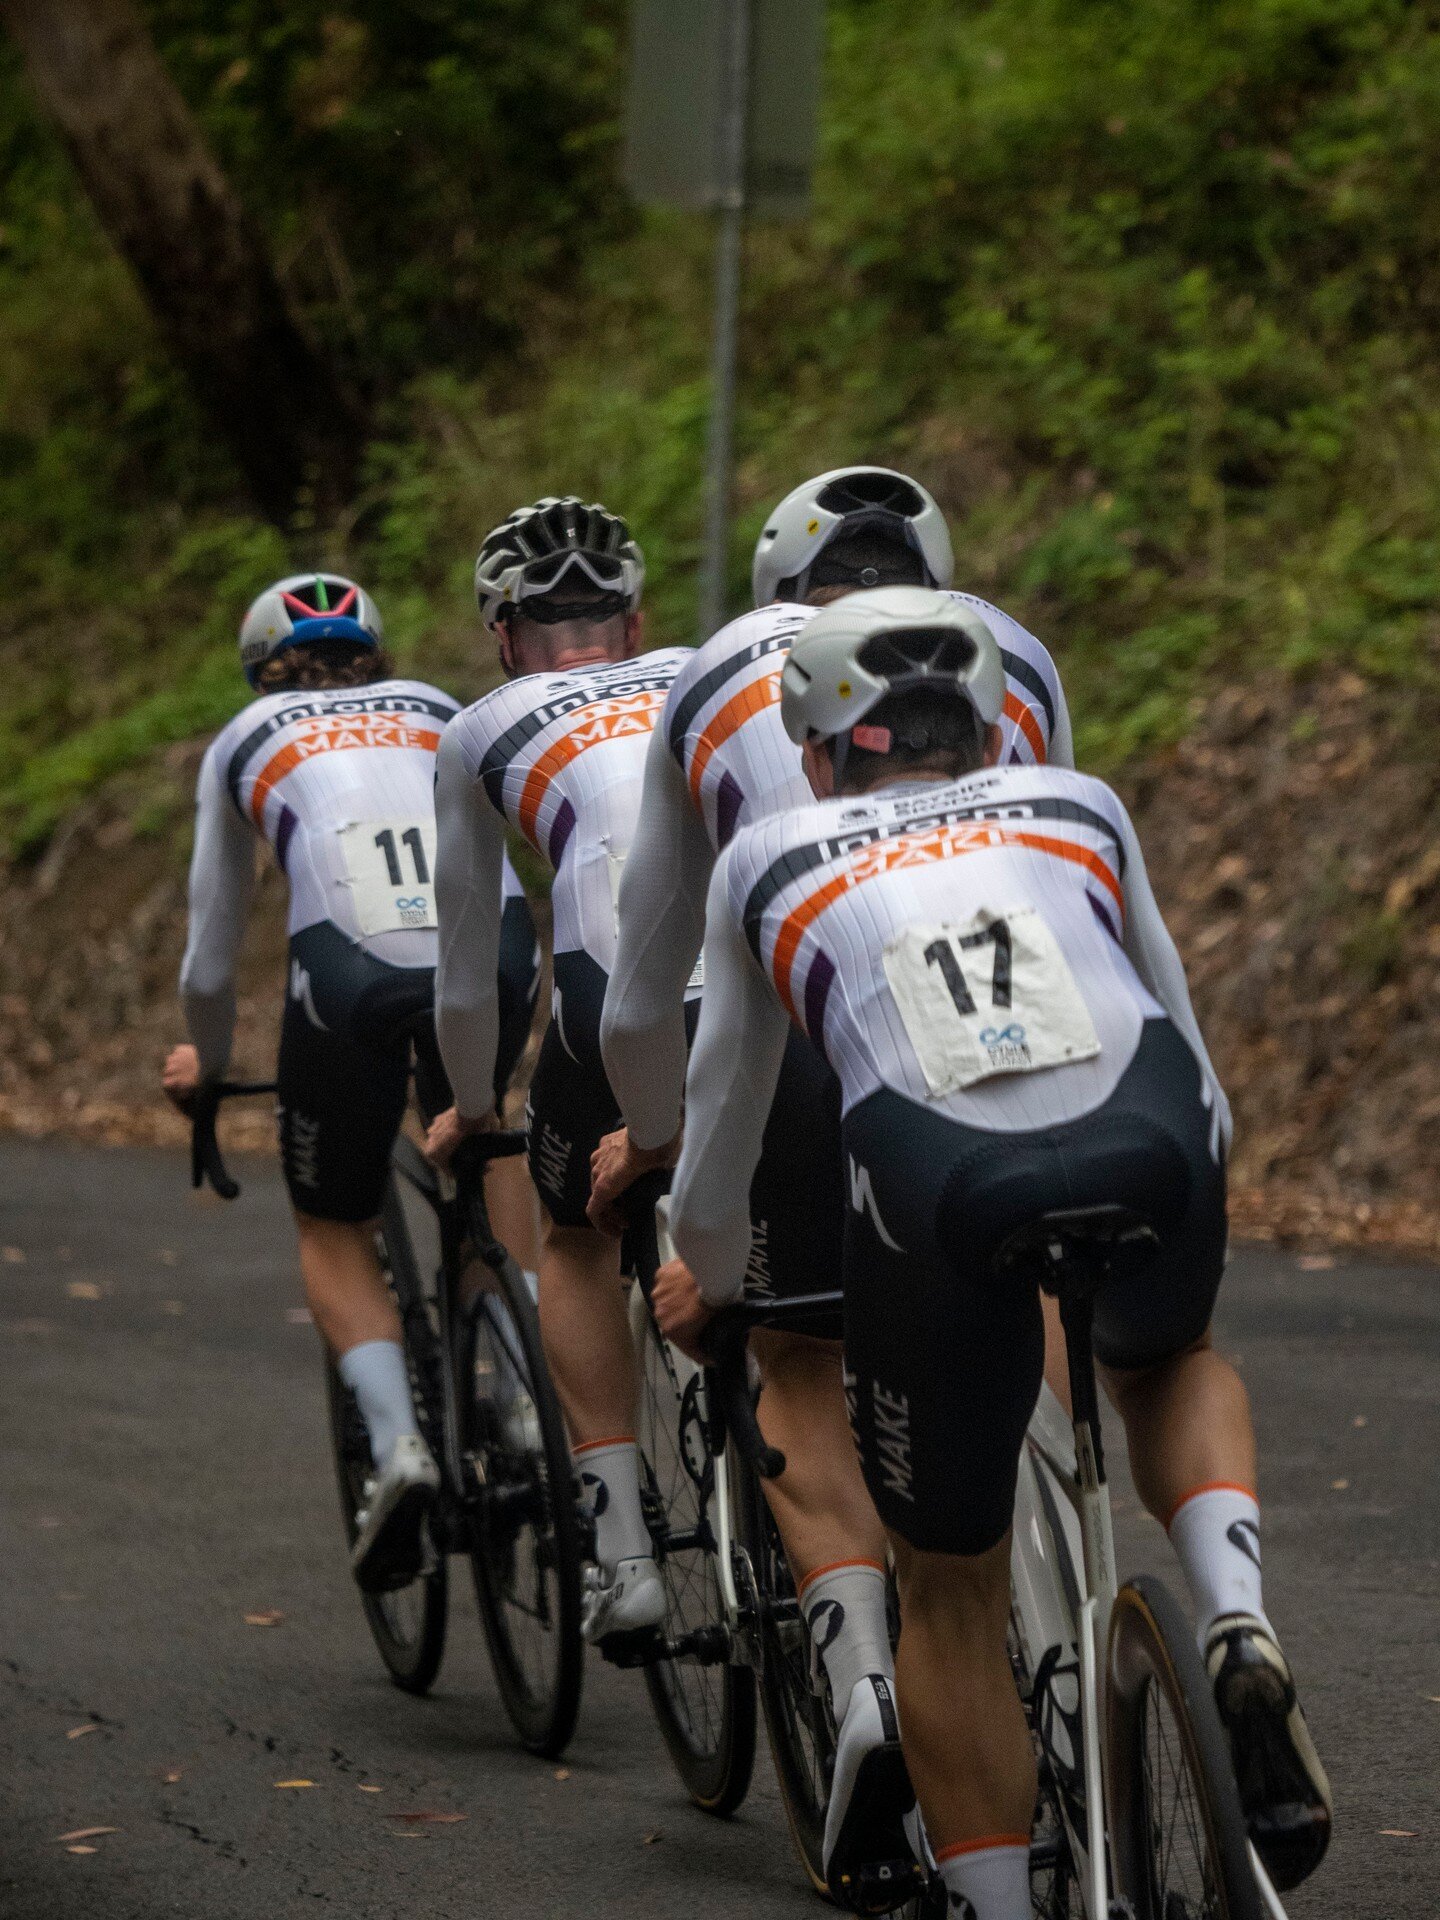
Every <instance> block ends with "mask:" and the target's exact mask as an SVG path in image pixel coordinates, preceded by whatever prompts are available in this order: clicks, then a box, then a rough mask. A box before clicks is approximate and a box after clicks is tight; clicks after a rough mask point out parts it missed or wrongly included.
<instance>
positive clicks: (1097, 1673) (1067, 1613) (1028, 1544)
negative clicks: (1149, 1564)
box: [1010, 1386, 1286, 1920]
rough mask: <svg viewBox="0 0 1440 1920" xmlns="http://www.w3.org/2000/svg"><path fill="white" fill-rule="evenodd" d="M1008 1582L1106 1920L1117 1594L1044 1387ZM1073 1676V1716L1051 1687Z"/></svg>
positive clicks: (1060, 1417)
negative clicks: (1110, 1661) (1108, 1664)
mask: <svg viewBox="0 0 1440 1920" xmlns="http://www.w3.org/2000/svg"><path fill="white" fill-rule="evenodd" d="M1010 1580H1011V1605H1012V1617H1013V1620H1014V1624H1015V1630H1016V1632H1017V1634H1018V1635H1019V1639H1020V1645H1021V1651H1022V1653H1023V1655H1024V1658H1025V1661H1026V1665H1027V1667H1028V1669H1029V1672H1030V1674H1031V1676H1032V1679H1036V1678H1037V1677H1038V1681H1039V1684H1043V1685H1044V1687H1045V1689H1046V1690H1047V1693H1048V1695H1049V1697H1048V1698H1047V1699H1045V1700H1039V1699H1037V1700H1036V1701H1035V1703H1034V1712H1035V1714H1036V1717H1037V1721H1038V1722H1039V1724H1040V1726H1041V1729H1042V1733H1041V1737H1042V1740H1043V1741H1044V1744H1045V1746H1046V1748H1047V1751H1048V1752H1049V1755H1050V1759H1051V1763H1052V1766H1053V1767H1054V1770H1055V1773H1056V1776H1057V1783H1058V1785H1059V1787H1060V1798H1061V1808H1060V1811H1061V1816H1062V1818H1063V1820H1064V1822H1065V1827H1066V1831H1067V1835H1068V1838H1069V1842H1070V1848H1071V1855H1072V1858H1073V1860H1074V1862H1075V1869H1076V1874H1077V1877H1078V1879H1079V1882H1080V1888H1081V1895H1082V1898H1083V1899H1084V1902H1085V1913H1086V1920H1109V1916H1110V1914H1111V1912H1112V1907H1111V1902H1110V1892H1109V1871H1108V1861H1107V1848H1106V1834H1107V1831H1108V1821H1107V1817H1106V1795H1107V1792H1108V1786H1107V1782H1106V1780H1105V1773H1104V1768H1103V1765H1102V1762H1101V1741H1100V1714H1101V1703H1102V1694H1101V1683H1102V1676H1103V1674H1104V1672H1105V1659H1106V1648H1107V1646H1108V1643H1109V1637H1110V1610H1111V1608H1112V1607H1113V1606H1114V1604H1115V1593H1116V1575H1115V1534H1114V1525H1113V1520H1112V1516H1111V1508H1110V1492H1109V1488H1108V1486H1107V1485H1106V1483H1105V1482H1104V1481H1103V1480H1102V1479H1101V1478H1100V1474H1099V1470H1098V1462H1097V1461H1096V1459H1095V1454H1094V1448H1093V1446H1092V1444H1091V1439H1090V1432H1089V1429H1088V1428H1087V1427H1086V1426H1085V1425H1084V1424H1083V1423H1079V1422H1077V1423H1075V1424H1074V1425H1072V1424H1071V1421H1070V1420H1069V1418H1068V1417H1067V1415H1066V1413H1065V1410H1064V1408H1063V1407H1062V1406H1061V1405H1060V1402H1059V1401H1058V1400H1057V1399H1056V1397H1055V1395H1054V1394H1053V1393H1052V1392H1051V1391H1050V1389H1049V1387H1048V1386H1042V1387H1041V1389H1040V1398H1039V1401H1038V1402H1037V1403H1036V1407H1035V1411H1034V1413H1033V1414H1032V1415H1031V1418H1030V1426H1029V1429H1028V1431H1027V1433H1026V1436H1025V1448H1024V1451H1023V1453H1022V1455H1021V1458H1020V1476H1019V1481H1018V1484H1017V1488H1016V1497H1015V1532H1014V1539H1013V1544H1012V1547H1011V1554H1010ZM1072 1676H1073V1679H1074V1691H1075V1701H1074V1706H1073V1707H1072V1706H1071V1705H1070V1704H1069V1699H1068V1695H1067V1694H1063V1693H1062V1692H1060V1691H1059V1690H1058V1688H1057V1683H1059V1684H1060V1685H1064V1683H1067V1682H1068V1681H1069V1680H1070V1679H1071V1677H1072ZM1077 1740H1078V1751H1077ZM1077 1789H1078V1791H1077ZM1250 1865H1251V1867H1252V1869H1253V1871H1254V1874H1255V1883H1256V1885H1257V1886H1258V1888H1259V1889H1260V1897H1261V1900H1262V1901H1263V1902H1264V1905H1265V1910H1266V1912H1267V1914H1268V1915H1269V1920H1286V1914H1285V1909H1284V1907H1283V1906H1282V1905H1281V1903H1280V1897H1279V1895H1278V1894H1277V1893H1276V1891H1275V1888H1274V1886H1273V1885H1272V1884H1271V1881H1270V1876H1269V1875H1268V1874H1267V1873H1266V1871H1265V1868H1264V1867H1263V1866H1262V1864H1261V1862H1260V1857H1259V1855H1258V1854H1257V1853H1256V1851H1255V1849H1254V1847H1253V1846H1252V1847H1251V1848H1250ZM1126 1911H1128V1908H1127V1909H1126Z"/></svg>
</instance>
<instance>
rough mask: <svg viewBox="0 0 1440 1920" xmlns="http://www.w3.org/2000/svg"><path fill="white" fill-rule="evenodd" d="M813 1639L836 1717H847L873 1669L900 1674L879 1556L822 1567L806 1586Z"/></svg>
mask: <svg viewBox="0 0 1440 1920" xmlns="http://www.w3.org/2000/svg"><path fill="white" fill-rule="evenodd" d="M800 1606H801V1609H802V1610H803V1612H804V1615H805V1622H806V1625H807V1626H808V1627H809V1629H810V1640H811V1643H812V1645H813V1646H814V1648H815V1650H816V1652H817V1653H818V1654H819V1655H820V1658H821V1660H823V1661H824V1663H825V1672H826V1674H827V1675H828V1676H829V1680H830V1698H831V1701H832V1703H833V1705H834V1709H835V1718H836V1719H837V1720H843V1719H844V1717H845V1710H846V1708H847V1707H848V1706H849V1704H850V1695H851V1694H852V1693H853V1692H854V1690H855V1684H856V1682H857V1681H859V1680H863V1679H864V1678H865V1675H866V1674H867V1673H881V1674H884V1676H885V1678H886V1679H887V1680H889V1681H892V1682H893V1681H894V1678H895V1656H894V1654H892V1653H891V1651H890V1628H889V1623H888V1621H887V1620H886V1617H885V1570H884V1568H883V1567H877V1566H876V1565H875V1563H874V1561H873V1560H843V1561H841V1562H839V1563H838V1564H837V1565H834V1566H829V1567H817V1568H816V1570H815V1572H814V1573H812V1574H811V1575H810V1577H809V1578H808V1579H807V1580H804V1581H802V1583H801V1586H800Z"/></svg>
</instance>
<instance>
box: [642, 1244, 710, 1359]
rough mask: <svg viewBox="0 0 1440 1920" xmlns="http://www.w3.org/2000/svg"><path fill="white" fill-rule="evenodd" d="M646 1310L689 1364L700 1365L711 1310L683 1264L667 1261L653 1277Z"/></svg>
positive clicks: (703, 1355) (680, 1261)
mask: <svg viewBox="0 0 1440 1920" xmlns="http://www.w3.org/2000/svg"><path fill="white" fill-rule="evenodd" d="M650 1309H651V1311H652V1312H653V1314H654V1315H655V1324H656V1325H657V1326H658V1327H659V1329H660V1331H661V1332H662V1333H663V1334H664V1336H665V1338H666V1339H667V1340H673V1341H674V1343H675V1345H676V1346H677V1347H679V1349H680V1351H681V1352H682V1353H685V1354H688V1355H689V1356H690V1358H691V1359H692V1360H698V1361H700V1362H702V1363H703V1362H704V1359H705V1353H704V1340H705V1329H706V1328H707V1327H708V1326H709V1324H710V1322H711V1321H712V1320H713V1319H714V1318H715V1309H714V1308H713V1307H711V1306H707V1305H706V1303H705V1298H704V1296H703V1295H702V1293H701V1292H700V1289H699V1287H698V1286H697V1285H696V1283H695V1276H694V1274H693V1273H691V1271H690V1269H689V1268H688V1267H687V1266H686V1264H685V1262H684V1261H683V1260H667V1261H666V1262H665V1264H664V1266H663V1267H661V1268H660V1270H659V1272H658V1273H657V1274H656V1275H655V1285H654V1288H653V1289H652V1291H651V1294H650Z"/></svg>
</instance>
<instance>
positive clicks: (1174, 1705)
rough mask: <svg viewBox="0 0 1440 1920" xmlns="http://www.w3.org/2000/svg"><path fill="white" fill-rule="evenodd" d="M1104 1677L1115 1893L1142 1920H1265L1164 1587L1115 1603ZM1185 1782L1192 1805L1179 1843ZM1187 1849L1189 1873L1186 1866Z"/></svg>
mask: <svg viewBox="0 0 1440 1920" xmlns="http://www.w3.org/2000/svg"><path fill="white" fill-rule="evenodd" d="M1106 1673H1107V1676H1108V1685H1107V1687H1106V1690H1105V1692H1106V1699H1105V1749H1106V1751H1105V1761H1106V1777H1107V1779H1108V1781H1109V1786H1110V1832H1111V1851H1112V1857H1113V1864H1114V1871H1115V1881H1116V1891H1117V1892H1118V1893H1119V1894H1120V1895H1121V1896H1122V1897H1123V1898H1124V1899H1126V1900H1128V1901H1129V1902H1130V1907H1131V1910H1132V1911H1133V1913H1134V1915H1135V1920H1264V1916H1265V1908H1264V1904H1263V1901H1262V1898H1261V1894H1260V1890H1259V1887H1258V1886H1257V1885H1256V1882H1255V1876H1254V1873H1253V1871H1252V1869H1251V1866H1250V1857H1249V1847H1248V1842H1247V1838H1246V1833H1245V1822H1244V1819H1243V1817H1242V1815H1241V1811H1240V1795H1239V1791H1238V1789H1237V1787H1236V1785H1235V1775H1234V1770H1233V1768H1232V1766H1231V1761H1230V1750H1229V1746H1228V1744H1227V1742H1226V1739H1225V1733H1224V1729H1223V1727H1222V1726H1221V1723H1220V1715H1219V1712H1218V1710H1217V1708H1216V1706H1215V1700H1214V1696H1213V1694H1212V1692H1211V1690H1210V1683H1209V1681H1208V1679H1207V1678H1206V1675H1205V1669H1204V1667H1203V1665H1202V1664H1201V1660H1200V1655H1199V1653H1198V1652H1197V1650H1196V1646H1195V1640H1194V1636H1193V1634H1192V1632H1191V1630H1190V1625H1189V1622H1188V1621H1187V1620H1186V1618H1185V1615H1184V1613H1183V1612H1182V1611H1181V1609H1180V1607H1179V1605H1178V1604H1177V1602H1176V1601H1175V1600H1174V1599H1173V1597H1172V1596H1171V1595H1170V1593H1169V1592H1168V1591H1167V1589H1166V1588H1165V1587H1164V1586H1163V1585H1162V1583H1161V1582H1160V1581H1159V1580H1156V1579H1154V1578H1152V1577H1150V1576H1148V1575H1146V1576H1141V1577H1140V1578H1137V1579H1135V1580H1133V1581H1131V1582H1129V1583H1128V1584H1127V1585H1126V1586H1124V1587H1122V1588H1121V1589H1120V1592H1119V1594H1118V1595H1117V1596H1116V1600H1115V1606H1114V1609H1113V1611H1112V1613H1111V1618H1110V1637H1109V1648H1108V1651H1107V1657H1106ZM1167 1718H1168V1720H1169V1722H1170V1723H1171V1725H1172V1726H1173V1728H1174V1737H1173V1738H1170V1737H1167V1733H1166V1726H1165V1722H1166V1719H1167ZM1171 1774H1173V1775H1175V1777H1176V1783H1177V1802H1176V1809H1175V1811H1174V1812H1173V1813H1167V1810H1166V1808H1165V1806H1164V1805H1163V1804H1159V1803H1162V1802H1163V1801H1164V1799H1165V1793H1164V1784H1165V1780H1166V1777H1167V1776H1168V1775H1171ZM1182 1775H1183V1776H1184V1777H1186V1778H1188V1780H1189V1782H1190V1785H1191V1790H1192V1792H1191V1798H1192V1800H1193V1806H1192V1807H1191V1808H1189V1809H1187V1810H1186V1811H1185V1818H1184V1828H1185V1831H1184V1833H1183V1834H1182V1833H1178V1832H1177V1818H1178V1816H1179V1813H1180V1811H1181V1809H1180V1806H1179V1800H1178V1791H1179V1782H1180V1779H1181V1776H1182ZM1177 1840H1178V1841H1181V1842H1183V1843H1184V1844H1182V1845H1180V1846H1177V1844H1176V1843H1177ZM1192 1849H1193V1851H1194V1853H1195V1856H1196V1857H1195V1861H1194V1864H1193V1866H1192V1865H1191V1864H1190V1862H1189V1861H1188V1859H1187V1858H1185V1856H1186V1855H1188V1853H1189V1852H1190V1851H1191V1850H1192Z"/></svg>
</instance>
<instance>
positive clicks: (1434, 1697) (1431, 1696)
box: [1425, 1693, 1440, 1707]
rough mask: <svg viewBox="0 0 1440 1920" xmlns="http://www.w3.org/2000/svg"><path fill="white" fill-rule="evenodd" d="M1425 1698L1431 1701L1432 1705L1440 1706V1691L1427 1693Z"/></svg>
mask: <svg viewBox="0 0 1440 1920" xmlns="http://www.w3.org/2000/svg"><path fill="white" fill-rule="evenodd" d="M1425 1698H1426V1699H1427V1700H1428V1701H1429V1702H1430V1704H1431V1706H1432V1707H1440V1693H1427V1694H1426V1696H1425Z"/></svg>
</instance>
